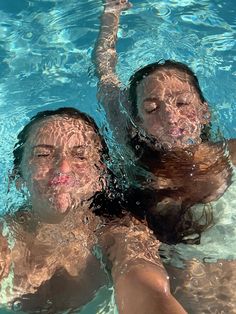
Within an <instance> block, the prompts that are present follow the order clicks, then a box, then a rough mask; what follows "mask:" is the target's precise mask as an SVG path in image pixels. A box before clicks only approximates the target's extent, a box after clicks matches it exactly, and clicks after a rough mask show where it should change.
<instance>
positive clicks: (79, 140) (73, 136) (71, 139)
mask: <svg viewBox="0 0 236 314" xmlns="http://www.w3.org/2000/svg"><path fill="white" fill-rule="evenodd" d="M27 142H29V143H31V144H32V143H33V144H48V145H60V144H66V143H67V144H68V145H70V144H71V145H82V144H84V143H89V142H93V143H94V142H97V143H100V142H101V141H100V138H99V135H98V134H97V133H96V132H95V130H94V129H93V128H92V126H91V125H89V124H88V123H87V122H86V121H84V120H82V119H75V118H71V117H64V116H53V117H48V118H45V119H44V120H43V121H40V122H38V123H36V124H34V125H33V126H32V127H31V130H30V135H29V137H28V140H27Z"/></svg>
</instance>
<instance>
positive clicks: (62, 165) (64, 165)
mask: <svg viewBox="0 0 236 314" xmlns="http://www.w3.org/2000/svg"><path fill="white" fill-rule="evenodd" d="M57 170H58V171H59V172H61V173H68V172H70V171H71V164H70V161H69V160H68V158H67V157H66V156H63V157H61V158H60V159H59V160H58V163H57Z"/></svg>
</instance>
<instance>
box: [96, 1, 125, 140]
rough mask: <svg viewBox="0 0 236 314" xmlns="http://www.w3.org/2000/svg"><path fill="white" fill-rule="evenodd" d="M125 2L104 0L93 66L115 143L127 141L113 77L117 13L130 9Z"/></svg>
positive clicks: (119, 94)
mask: <svg viewBox="0 0 236 314" xmlns="http://www.w3.org/2000/svg"><path fill="white" fill-rule="evenodd" d="M130 6H131V5H130V3H129V2H128V0H104V11H103V14H102V17H101V26H100V32H99V36H98V40H97V43H96V46H95V51H94V64H95V68H96V75H97V77H98V80H99V81H98V93H97V98H98V101H99V103H100V104H101V105H102V106H103V107H104V109H105V111H106V114H107V120H108V121H109V123H110V126H111V128H112V130H113V131H114V133H113V134H114V135H115V138H116V140H117V141H118V142H119V143H120V144H121V143H125V140H126V132H127V130H126V123H127V115H126V109H124V108H122V106H125V107H126V102H127V99H126V95H125V92H124V91H121V84H120V82H119V79H118V77H117V75H116V70H115V67H116V61H117V54H116V49H115V44H116V39H117V30H118V26H119V19H120V13H121V11H123V10H126V9H128V8H129V7H130Z"/></svg>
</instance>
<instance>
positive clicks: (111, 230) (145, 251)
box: [102, 219, 186, 314]
mask: <svg viewBox="0 0 236 314" xmlns="http://www.w3.org/2000/svg"><path fill="white" fill-rule="evenodd" d="M159 245H160V242H159V241H158V240H156V238H154V237H153V235H152V234H151V232H150V231H149V229H148V228H147V227H146V226H144V225H143V224H141V223H140V222H138V221H137V220H134V219H132V220H129V219H128V220H126V221H123V222H122V223H119V220H117V221H116V224H113V225H112V226H110V227H108V228H107V230H106V232H105V233H104V234H103V236H102V247H103V251H104V254H105V256H106V257H107V259H108V261H109V263H110V264H111V273H112V277H113V280H114V286H115V296H116V303H117V306H118V310H119V313H120V314H146V313H149V314H159V313H161V314H172V313H173V314H182V313H186V312H185V310H184V309H183V308H182V306H181V305H180V304H179V303H178V302H177V301H176V300H175V299H174V297H173V296H172V295H171V293H170V289H169V281H168V276H167V274H166V271H165V269H164V267H163V265H162V262H161V260H160V257H159V255H158V248H159Z"/></svg>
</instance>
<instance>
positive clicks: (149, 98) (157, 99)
mask: <svg viewBox="0 0 236 314" xmlns="http://www.w3.org/2000/svg"><path fill="white" fill-rule="evenodd" d="M145 101H160V99H159V98H158V97H147V98H145V99H144V102H145Z"/></svg>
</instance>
